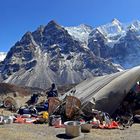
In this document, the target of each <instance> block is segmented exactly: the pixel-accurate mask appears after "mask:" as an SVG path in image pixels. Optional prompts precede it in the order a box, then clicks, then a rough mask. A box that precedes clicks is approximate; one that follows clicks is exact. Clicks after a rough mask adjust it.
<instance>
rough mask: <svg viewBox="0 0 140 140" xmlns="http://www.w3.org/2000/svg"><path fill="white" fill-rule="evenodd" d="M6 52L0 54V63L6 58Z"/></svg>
mask: <svg viewBox="0 0 140 140" xmlns="http://www.w3.org/2000/svg"><path fill="white" fill-rule="evenodd" d="M6 54H7V53H6V52H0V61H3V60H4V59H5V57H6Z"/></svg>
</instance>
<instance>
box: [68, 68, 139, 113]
mask: <svg viewBox="0 0 140 140" xmlns="http://www.w3.org/2000/svg"><path fill="white" fill-rule="evenodd" d="M139 80H140V66H138V67H134V68H132V69H129V70H125V71H122V72H117V73H114V74H110V75H105V76H100V77H95V78H91V79H87V80H85V81H83V82H82V83H80V84H79V85H77V86H76V87H75V88H74V89H72V90H73V91H75V92H74V93H72V92H71V91H69V92H67V93H66V95H72V96H75V97H77V98H79V99H80V100H81V103H85V102H89V101H90V102H92V101H93V99H95V109H97V110H101V111H104V112H108V113H109V114H112V113H114V111H115V110H116V109H117V108H118V107H119V105H120V104H121V102H122V101H123V99H124V98H125V96H126V95H127V94H128V92H129V91H130V89H131V88H132V87H133V86H134V85H135V84H136V82H137V81H139Z"/></svg>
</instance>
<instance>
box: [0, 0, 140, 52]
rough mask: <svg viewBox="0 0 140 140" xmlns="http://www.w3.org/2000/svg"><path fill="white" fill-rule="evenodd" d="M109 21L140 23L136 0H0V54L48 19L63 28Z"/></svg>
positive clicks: (96, 24) (139, 6) (139, 4)
mask: <svg viewBox="0 0 140 140" xmlns="http://www.w3.org/2000/svg"><path fill="white" fill-rule="evenodd" d="M113 18H117V19H119V20H120V21H121V22H130V21H132V20H135V19H138V20H140V0H0V51H8V50H9V49H10V47H12V46H13V45H14V44H15V43H16V41H18V40H20V39H21V37H22V36H23V34H24V33H25V32H26V31H34V30H35V29H36V28H37V27H38V26H39V25H46V24H47V23H48V22H49V21H50V20H52V19H54V20H56V21H57V22H58V23H59V24H61V25H63V26H73V25H79V24H82V23H85V24H89V25H91V26H93V27H95V26H99V25H102V24H106V23H108V22H110V21H111V20H112V19H113Z"/></svg>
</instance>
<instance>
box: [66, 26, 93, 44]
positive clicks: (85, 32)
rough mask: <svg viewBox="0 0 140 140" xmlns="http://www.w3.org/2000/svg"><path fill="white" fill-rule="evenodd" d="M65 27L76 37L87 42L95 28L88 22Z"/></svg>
mask: <svg viewBox="0 0 140 140" xmlns="http://www.w3.org/2000/svg"><path fill="white" fill-rule="evenodd" d="M65 29H66V30H67V31H68V33H69V34H70V35H71V36H73V38H74V39H76V40H79V41H81V42H87V41H88V36H89V34H90V33H91V31H92V29H93V28H92V27H91V26H89V25H86V24H80V25H79V26H71V27H65Z"/></svg>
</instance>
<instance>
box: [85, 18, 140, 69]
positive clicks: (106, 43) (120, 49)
mask: <svg viewBox="0 0 140 140" xmlns="http://www.w3.org/2000/svg"><path fill="white" fill-rule="evenodd" d="M88 47H89V48H90V49H91V50H92V51H93V53H94V54H95V55H97V56H99V57H101V58H105V59H110V60H112V62H113V63H117V64H120V65H121V66H122V67H124V68H131V67H134V66H137V65H140V61H139V57H140V22H139V21H134V22H132V23H131V24H129V25H123V24H121V23H120V22H119V21H118V20H116V19H114V20H113V21H112V23H109V24H106V25H103V26H100V27H98V28H96V29H94V30H93V31H92V32H91V33H90V34H89V39H88Z"/></svg>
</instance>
